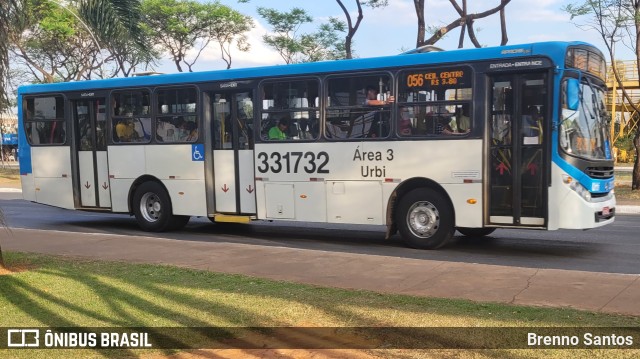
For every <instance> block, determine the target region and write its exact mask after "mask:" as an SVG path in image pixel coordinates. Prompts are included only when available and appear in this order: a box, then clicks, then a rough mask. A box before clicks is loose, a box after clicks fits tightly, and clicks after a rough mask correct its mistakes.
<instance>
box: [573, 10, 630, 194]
mask: <svg viewBox="0 0 640 359" xmlns="http://www.w3.org/2000/svg"><path fill="white" fill-rule="evenodd" d="M563 10H564V11H566V12H567V13H569V14H570V15H571V19H572V20H573V19H574V18H576V17H583V16H586V17H588V18H589V19H588V20H587V21H586V22H585V23H583V24H579V25H578V26H579V27H581V28H583V29H585V30H594V31H596V32H597V33H598V34H600V37H601V38H602V41H603V42H604V44H605V46H606V47H607V52H608V54H609V58H610V59H611V69H612V72H613V75H614V77H615V80H616V83H617V87H618V89H619V90H620V91H621V92H622V96H623V97H624V100H625V101H626V102H627V104H628V105H629V106H631V108H632V109H633V111H634V112H635V114H636V117H635V118H634V119H633V120H634V121H636V124H639V122H640V120H639V119H638V117H637V116H639V115H640V109H639V104H637V103H635V102H634V101H633V100H632V99H631V97H630V95H629V93H628V91H627V89H626V88H625V86H624V82H623V79H622V76H620V72H619V69H618V68H617V66H616V62H615V60H614V59H615V57H614V55H615V54H614V49H615V47H616V44H622V45H623V46H626V47H628V48H629V49H631V50H632V51H633V53H634V54H635V56H636V64H637V67H636V71H637V72H636V74H640V36H638V35H639V34H640V0H625V1H622V0H585V1H583V2H581V3H574V4H569V5H567V6H565V7H564V8H563ZM639 81H640V80H639ZM635 131H636V132H635V134H634V135H633V146H634V148H635V151H636V156H635V161H634V164H633V174H632V178H631V189H632V190H640V126H638V125H636V130H635Z"/></svg>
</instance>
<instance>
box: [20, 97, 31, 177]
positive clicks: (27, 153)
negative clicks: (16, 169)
mask: <svg viewBox="0 0 640 359" xmlns="http://www.w3.org/2000/svg"><path fill="white" fill-rule="evenodd" d="M18 164H19V165H20V174H21V175H22V174H31V173H32V172H33V168H32V166H31V146H30V145H29V142H27V134H26V132H25V129H24V124H23V123H22V98H21V97H20V96H18Z"/></svg>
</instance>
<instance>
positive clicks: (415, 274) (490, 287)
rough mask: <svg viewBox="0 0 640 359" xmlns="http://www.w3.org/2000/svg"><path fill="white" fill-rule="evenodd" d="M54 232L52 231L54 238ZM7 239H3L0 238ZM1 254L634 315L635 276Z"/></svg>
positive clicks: (470, 266)
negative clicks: (166, 266) (176, 268)
mask: <svg viewBox="0 0 640 359" xmlns="http://www.w3.org/2000/svg"><path fill="white" fill-rule="evenodd" d="M53 232H55V231H53ZM2 233H5V234H2ZM2 233H0V235H2V238H1V239H0V240H2V246H3V249H4V250H7V251H21V252H35V253H45V254H54V255H68V256H79V257H84V258H91V259H99V260H116V261H128V262H137V263H157V264H170V265H176V266H181V267H188V268H194V269H201V270H210V271H215V272H222V273H234V274H244V275H249V276H257V277H262V278H269V279H275V280H286V281H291V282H298V283H308V284H314V285H319V286H330V287H339V288H346V289H363V290H371V291H376V292H383V293H398V294H409V295H417V296H429V297H443V298H460V299H469V300H474V301H488V302H502V303H511V304H520V305H533V306H549V307H571V308H576V309H583V310H589V311H596V312H605V313H616V314H627V315H634V316H640V305H638V298H640V275H625V274H609V273H592V272H582V271H572V270H558V269H535V268H519V267H508V266H497V265H486V264H475V263H455V262H445V261H436V260H421V259H407V258H398V257H385V256H375V255H366V254H352V253H336V252H329V251H319V250H308V249H296V248H283V247H272V246H259V245H255V244H252V245H249V244H236V243H224V242H218V243H216V242H194V241H179V240H171V239H159V238H149V237H144V236H119V235H112V234H83V233H74V232H57V233H60V234H63V235H60V236H58V235H52V231H43V230H26V229H13V230H12V231H11V234H10V235H7V234H6V232H2Z"/></svg>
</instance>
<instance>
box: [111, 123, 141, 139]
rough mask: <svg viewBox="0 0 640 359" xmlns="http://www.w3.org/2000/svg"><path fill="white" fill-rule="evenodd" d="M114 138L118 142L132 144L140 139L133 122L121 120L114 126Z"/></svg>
mask: <svg viewBox="0 0 640 359" xmlns="http://www.w3.org/2000/svg"><path fill="white" fill-rule="evenodd" d="M116 136H117V137H118V138H117V139H118V141H119V142H132V141H134V140H137V139H138V138H140V134H138V132H137V131H136V129H135V125H134V123H133V120H131V119H123V120H119V121H118V123H117V124H116Z"/></svg>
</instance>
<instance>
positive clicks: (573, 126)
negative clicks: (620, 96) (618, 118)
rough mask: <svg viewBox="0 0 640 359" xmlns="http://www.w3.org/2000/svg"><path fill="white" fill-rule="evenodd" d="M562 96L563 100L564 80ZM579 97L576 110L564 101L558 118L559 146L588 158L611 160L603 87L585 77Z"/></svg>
mask: <svg viewBox="0 0 640 359" xmlns="http://www.w3.org/2000/svg"><path fill="white" fill-rule="evenodd" d="M563 95H564V98H565V99H566V98H567V85H566V82H565V85H564V86H563ZM579 98H580V102H579V104H578V108H577V109H576V110H571V109H569V108H567V101H564V104H563V108H562V115H561V118H560V133H559V137H560V147H562V149H563V150H564V151H565V152H566V153H568V154H570V155H573V156H577V157H580V158H584V159H587V160H609V159H611V147H610V145H611V144H610V140H609V130H608V128H609V121H608V118H609V114H608V113H607V111H606V107H605V105H604V100H605V91H604V89H603V88H601V87H599V86H596V85H594V84H593V83H592V82H591V81H590V80H589V79H588V78H585V79H584V80H583V81H582V83H581V84H580V91H579Z"/></svg>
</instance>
